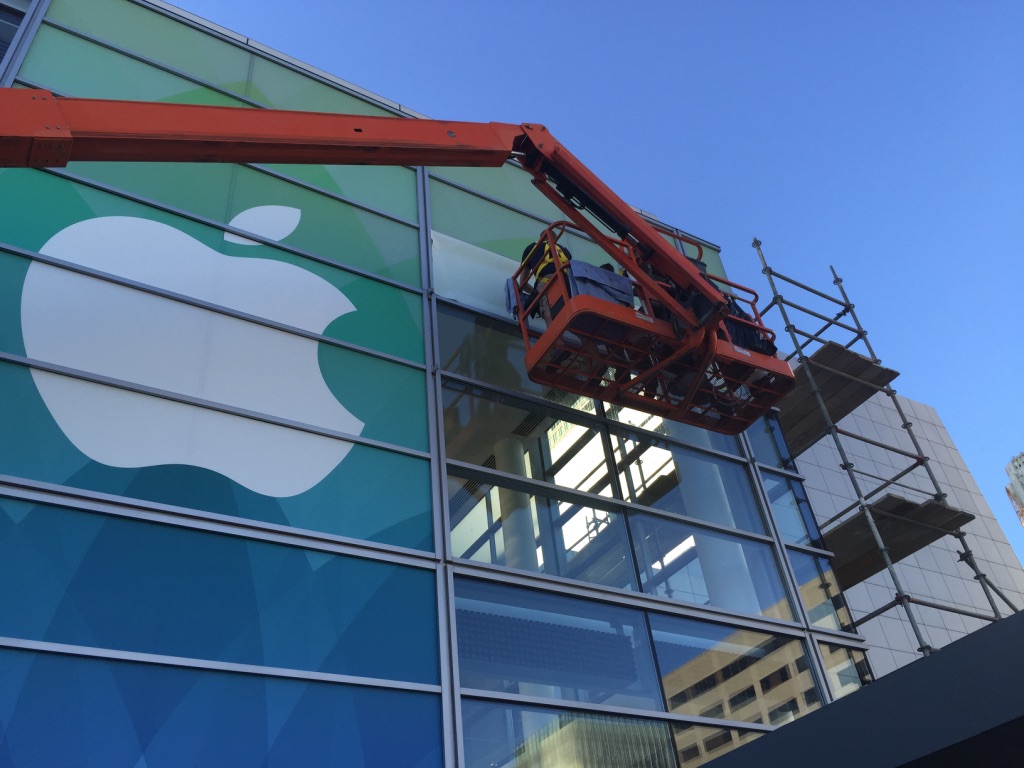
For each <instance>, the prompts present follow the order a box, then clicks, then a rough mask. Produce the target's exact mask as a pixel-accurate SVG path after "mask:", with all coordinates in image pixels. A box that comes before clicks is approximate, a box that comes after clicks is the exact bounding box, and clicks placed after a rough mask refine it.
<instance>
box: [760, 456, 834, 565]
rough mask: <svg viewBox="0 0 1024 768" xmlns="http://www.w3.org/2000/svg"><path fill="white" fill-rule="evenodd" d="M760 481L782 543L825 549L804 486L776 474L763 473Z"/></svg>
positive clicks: (797, 481)
mask: <svg viewBox="0 0 1024 768" xmlns="http://www.w3.org/2000/svg"><path fill="white" fill-rule="evenodd" d="M761 479H762V480H763V482H764V490H765V493H766V494H768V501H769V502H770V503H771V507H772V517H774V518H775V524H776V525H777V526H778V527H779V535H780V536H782V540H783V541H790V542H792V543H794V544H807V545H809V546H812V547H820V546H822V542H821V535H820V534H819V533H818V525H817V523H816V522H815V520H814V513H813V512H812V511H811V505H810V503H809V502H808V501H807V494H806V492H805V491H804V484H803V483H801V482H800V481H799V480H793V479H791V478H788V477H783V476H782V475H776V474H775V473H774V472H764V471H762V472H761Z"/></svg>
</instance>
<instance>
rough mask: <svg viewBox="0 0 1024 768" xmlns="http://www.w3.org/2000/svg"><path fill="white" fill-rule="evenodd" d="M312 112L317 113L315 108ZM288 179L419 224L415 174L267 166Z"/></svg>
mask: <svg viewBox="0 0 1024 768" xmlns="http://www.w3.org/2000/svg"><path fill="white" fill-rule="evenodd" d="M309 108H311V109H319V106H318V105H316V104H313V105H310V107H309ZM267 168H269V169H271V170H274V171H276V172H278V173H281V174H283V175H285V176H287V177H289V178H292V179H298V180H299V181H303V182H305V183H306V184H311V185H312V186H314V187H317V188H318V189H322V190H324V191H326V192H330V193H331V194H333V195H339V196H340V197H344V198H346V199H348V200H352V201H354V202H357V203H361V204H362V205H366V206H368V207H370V208H374V209H376V210H379V211H382V212H384V213H389V214H391V215H392V216H397V217H398V218H400V219H404V220H405V221H408V222H410V223H415V222H417V221H419V202H418V200H417V198H416V172H415V171H414V170H412V169H410V168H404V167H398V166H394V167H392V166H388V165H267Z"/></svg>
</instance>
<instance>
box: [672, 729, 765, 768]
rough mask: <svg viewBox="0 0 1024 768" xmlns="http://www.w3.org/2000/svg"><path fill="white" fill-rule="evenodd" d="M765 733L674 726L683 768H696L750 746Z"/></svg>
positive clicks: (678, 755) (678, 754)
mask: <svg viewBox="0 0 1024 768" xmlns="http://www.w3.org/2000/svg"><path fill="white" fill-rule="evenodd" d="M762 733H763V731H743V730H740V729H738V728H715V727H712V726H706V725H684V724H678V725H677V724H673V725H672V740H673V742H674V743H675V750H676V756H677V757H678V758H679V765H680V766H681V767H682V768H691V767H692V768H695V767H696V766H699V765H704V764H705V763H709V762H711V761H712V760H714V759H715V758H716V757H721V756H722V755H724V754H725V753H726V752H729V751H731V750H733V749H735V748H736V747H739V746H742V745H743V744H748V743H750V742H751V741H753V740H754V739H756V738H757V737H758V736H760V735H761V734H762Z"/></svg>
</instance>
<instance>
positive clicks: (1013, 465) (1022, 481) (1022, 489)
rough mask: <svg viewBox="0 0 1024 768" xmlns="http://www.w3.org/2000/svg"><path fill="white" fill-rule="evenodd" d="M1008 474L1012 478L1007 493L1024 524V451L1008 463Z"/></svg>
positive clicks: (1018, 517) (1021, 522)
mask: <svg viewBox="0 0 1024 768" xmlns="http://www.w3.org/2000/svg"><path fill="white" fill-rule="evenodd" d="M1006 476H1007V477H1009V478H1010V483H1009V485H1007V486H1006V495H1007V496H1008V497H1009V499H1010V503H1011V504H1012V505H1013V511H1014V512H1016V513H1017V519H1018V520H1020V524H1021V525H1024V453H1018V454H1017V455H1016V456H1014V457H1013V458H1012V459H1010V463H1009V464H1007V465H1006Z"/></svg>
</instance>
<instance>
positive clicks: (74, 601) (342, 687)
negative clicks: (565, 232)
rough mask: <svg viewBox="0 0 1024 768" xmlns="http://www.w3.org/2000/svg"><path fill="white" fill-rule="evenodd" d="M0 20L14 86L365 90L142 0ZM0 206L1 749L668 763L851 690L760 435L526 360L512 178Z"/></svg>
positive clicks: (335, 101) (90, 196)
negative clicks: (699, 422)
mask: <svg viewBox="0 0 1024 768" xmlns="http://www.w3.org/2000/svg"><path fill="white" fill-rule="evenodd" d="M0 7H2V6H0ZM26 18H31V19H34V21H33V22H32V24H31V25H30V26H29V27H25V28H24V30H25V34H26V35H27V36H28V37H27V39H28V41H29V45H28V46H27V49H25V50H24V51H23V54H24V55H20V56H19V57H18V59H17V60H15V58H14V57H11V56H8V57H7V58H6V59H5V60H4V61H5V62H6V63H7V67H8V70H7V72H5V73H2V74H4V75H5V76H6V77H7V81H9V82H12V84H13V85H14V86H15V87H22V88H35V87H44V88H48V89H51V90H53V91H54V92H56V93H59V94H64V95H68V96H88V97H106V98H122V99H146V100H157V101H167V102H187V103H198V104H223V105H234V106H239V107H241V108H250V109H259V108H265V107H273V108H293V109H308V110H319V111H334V112H351V113H359V114H371V115H378V114H389V115H390V114H397V113H398V111H397V110H396V109H395V108H394V107H393V105H389V104H388V103H387V102H385V101H383V100H378V99H374V98H371V97H369V96H367V95H366V94H365V93H363V92H361V91H359V90H358V89H355V88H353V87H350V86H347V85H346V84H344V83H342V82H340V81H334V80H331V79H329V78H327V77H325V76H323V75H320V74H316V73H312V72H310V71H306V70H304V69H303V68H302V67H300V66H298V65H296V64H294V63H291V62H289V61H286V60H285V59H283V58H278V57H275V56H273V55H272V54H270V53H268V52H267V51H265V50H263V49H261V48H257V47H252V46H248V45H246V44H244V42H242V41H241V40H240V39H238V38H236V37H233V36H231V35H227V34H224V33H223V32H221V31H218V30H216V29H214V28H212V27H207V26H204V25H202V24H201V23H199V22H197V21H195V20H192V19H188V18H185V17H182V16H178V15H176V14H175V13H174V12H173V11H172V10H169V9H168V8H167V7H166V6H164V5H162V4H161V5H155V4H151V3H148V2H145V1H144V0H102V2H99V1H98V2H95V3H90V4H88V5H86V4H82V3H80V2H77V0H49V2H46V3H38V2H37V3H32V4H31V9H30V11H29V14H27V15H26ZM19 19H20V17H19ZM112 20H116V23H113V21H112ZM12 50H13V49H12ZM0 210H2V211H3V212H4V214H3V218H2V221H0V294H2V297H3V301H0V388H2V392H3V398H4V402H5V404H6V406H5V407H3V408H0V430H2V432H3V434H4V435H5V439H4V441H3V442H2V444H0V575H2V576H3V577H5V578H4V583H5V584H8V585H11V584H17V585H21V586H20V588H18V589H10V588H8V589H4V590H0V667H2V671H0V674H2V676H3V679H4V680H5V681H6V684H5V685H4V686H3V692H2V694H0V699H2V700H0V729H2V731H3V736H2V740H3V743H4V745H5V749H6V752H5V753H4V754H5V756H6V757H8V758H9V759H8V763H9V764H11V765H15V766H20V765H61V764H93V765H115V764H118V765H119V764H125V765H136V764H138V765H142V764H146V765H151V766H163V765H225V764H253V765H264V764H265V765H299V764H306V765H365V766H380V765H388V766H416V767H417V768H426V767H427V766H441V765H445V766H465V767H466V768H469V767H471V766H487V767H488V768H490V767H491V766H512V765H515V766H542V765H550V764H552V760H555V759H556V756H557V760H558V761H559V762H558V764H559V765H566V766H580V767H581V768H582V766H616V767H618V766H633V765H635V766H666V767H667V768H672V767H675V768H680V767H681V766H690V765H701V764H703V763H704V762H707V761H708V760H711V759H713V758H714V757H717V756H718V755H720V754H723V753H724V752H726V751H728V750H730V749H732V748H734V747H736V746H738V745H740V744H743V743H745V742H746V741H749V740H751V739H753V738H756V737H757V736H758V735H759V734H761V733H764V732H766V731H770V730H772V729H773V728H775V727H777V726H780V725H782V724H784V723H786V722H788V721H789V720H792V719H793V718H795V717H799V716H800V715H802V714H803V713H805V712H808V711H811V710H813V709H815V708H817V707H819V706H821V705H822V704H823V703H825V702H828V701H831V700H833V699H835V698H837V697H839V696H841V695H844V694H846V693H848V692H849V691H851V690H853V689H854V688H856V687H859V685H862V684H863V683H864V682H866V681H867V672H866V665H865V664H864V658H863V653H862V651H861V650H860V648H861V643H860V641H859V639H858V637H857V636H856V635H854V634H852V632H851V630H850V619H849V615H848V613H847V612H846V608H845V605H844V603H843V599H842V595H841V594H840V593H839V592H838V591H837V590H836V589H835V588H834V586H833V585H832V583H831V581H830V571H829V570H828V552H826V551H824V550H823V549H821V542H820V540H819V536H818V533H817V529H816V527H815V523H814V519H813V516H812V515H811V514H810V512H809V508H808V507H807V502H806V497H805V496H804V494H803V490H802V485H801V478H800V476H799V475H797V474H796V473H795V471H794V467H793V465H792V461H791V460H790V459H789V457H788V452H787V450H786V448H785V443H784V441H783V440H782V438H781V435H780V434H778V427H777V425H774V423H773V422H772V420H771V419H768V420H766V421H765V422H763V423H762V424H759V425H756V426H755V427H754V428H752V429H751V430H750V431H748V433H747V434H746V435H741V436H738V437H728V436H724V435H718V434H711V433H707V432H704V431H702V430H699V429H696V428H693V427H685V426H682V425H679V424H675V423H671V422H666V421H664V420H662V419H660V418H657V417H653V416H650V415H648V414H643V413H639V412H636V411H631V410H628V409H619V408H606V407H605V406H604V405H602V404H601V403H597V402H594V401H591V400H589V399H586V398H580V397H577V396H574V395H572V396H571V395H567V394H565V393H563V392H559V391H555V390H551V389H549V388H546V387H543V386H541V385H538V384H536V383H534V382H532V381H530V380H529V378H528V377H527V375H526V371H525V369H524V367H523V342H522V338H521V337H520V336H519V333H518V330H517V328H516V326H514V325H513V324H512V323H511V322H510V321H509V320H508V318H507V317H506V316H505V315H504V308H503V294H502V286H503V283H504V280H505V278H506V277H507V276H508V275H509V274H510V273H511V271H512V270H513V269H514V268H515V266H516V265H517V264H518V260H519V256H520V254H521V252H522V249H523V246H524V245H525V244H526V243H528V242H530V241H531V240H533V239H535V238H536V237H537V236H538V234H539V232H540V231H541V230H542V229H543V228H544V227H545V226H547V224H549V223H550V222H551V221H552V220H553V219H556V218H559V216H558V214H557V212H556V211H554V210H553V208H552V207H551V205H550V204H549V203H548V202H547V201H546V200H545V199H544V198H543V197H542V196H541V195H538V194H537V193H536V192H535V190H534V189H533V187H532V184H531V183H530V179H529V177H528V176H527V175H526V174H524V173H523V172H522V171H521V170H520V169H518V168H517V167H515V166H513V165H511V164H509V165H506V166H505V167H503V168H500V169H489V170H484V169H475V168H469V169H457V168H446V169H430V168H404V167H399V168H365V167H307V166H283V165H279V166H259V165H237V166H236V165H200V164H173V165H157V164H151V163H139V164H127V163H107V164H98V163H78V164H74V165H72V166H71V167H69V168H67V169H61V170H47V171H39V170H24V169H6V170H2V171H0ZM570 237H571V238H572V242H571V243H570V247H571V249H572V251H573V253H574V255H575V257H576V258H579V259H582V260H586V261H593V262H595V263H600V262H603V261H604V260H606V259H605V257H604V255H603V254H602V252H600V251H599V250H598V249H597V248H596V246H595V245H594V244H593V243H592V242H590V241H589V240H587V239H586V238H584V237H583V236H581V235H570ZM705 253H706V254H708V258H709V260H710V261H711V262H713V265H715V266H714V268H715V269H716V270H717V269H719V268H720V262H719V260H718V255H717V252H716V251H715V249H714V248H713V247H712V246H711V245H710V244H707V246H706V247H705ZM396 732H397V733H399V734H400V738H395V734H396Z"/></svg>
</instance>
